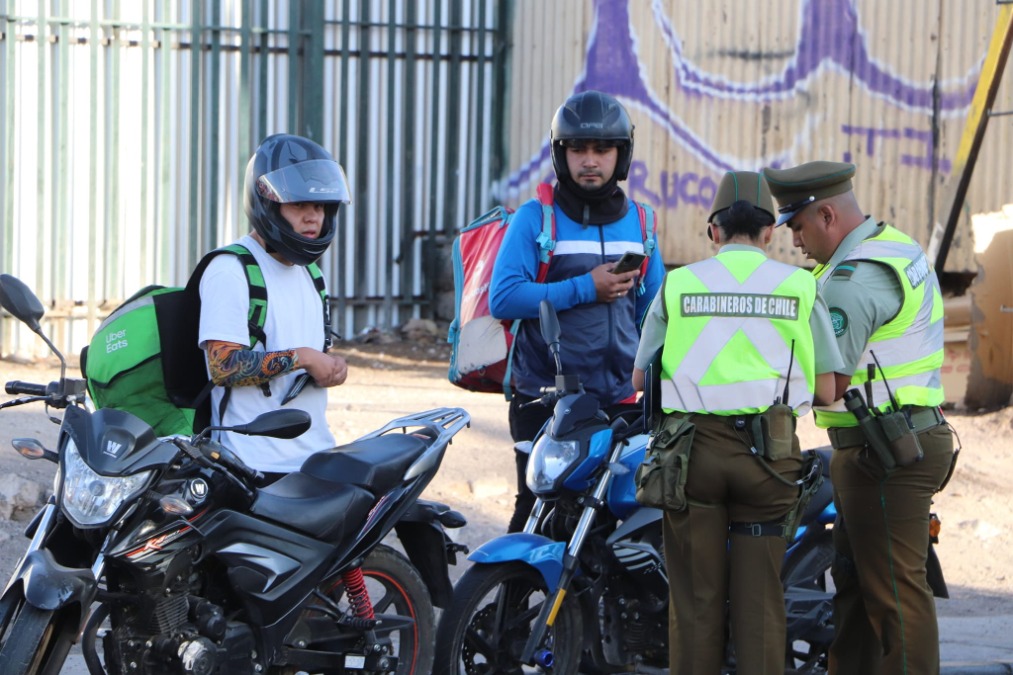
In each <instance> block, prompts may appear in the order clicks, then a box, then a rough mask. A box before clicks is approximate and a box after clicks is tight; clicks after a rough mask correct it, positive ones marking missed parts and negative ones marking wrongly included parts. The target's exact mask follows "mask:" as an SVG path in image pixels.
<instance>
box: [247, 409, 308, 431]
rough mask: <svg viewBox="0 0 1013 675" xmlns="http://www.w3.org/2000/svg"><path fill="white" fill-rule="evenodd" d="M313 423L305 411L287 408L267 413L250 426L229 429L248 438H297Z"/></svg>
mask: <svg viewBox="0 0 1013 675" xmlns="http://www.w3.org/2000/svg"><path fill="white" fill-rule="evenodd" d="M311 423H312V420H311V419H310V415H309V413H308V412H306V411H305V410H296V409H295V408H286V409H284V410H272V411H270V412H266V413H264V414H262V415H259V416H258V417H257V418H256V419H254V420H253V421H252V422H250V423H249V424H241V425H239V426H236V427H229V430H230V431H234V432H236V433H237V434H245V435H247V436H270V437H272V438H295V437H296V436H299V435H300V434H302V433H303V432H305V431H306V430H307V429H309V428H310V424H311Z"/></svg>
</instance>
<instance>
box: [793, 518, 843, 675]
mask: <svg viewBox="0 0 1013 675" xmlns="http://www.w3.org/2000/svg"><path fill="white" fill-rule="evenodd" d="M834 555H835V552H834V542H833V533H832V532H831V531H830V530H824V531H822V532H819V533H818V534H816V535H815V536H813V537H812V538H811V540H809V541H805V542H803V543H802V544H801V545H800V546H799V547H798V548H797V549H796V550H794V551H792V552H791V553H790V554H789V555H788V557H787V558H786V559H785V561H784V565H783V566H782V568H781V581H782V582H783V584H784V587H785V594H786V601H788V600H789V599H790V596H791V594H792V593H793V592H794V593H804V594H816V595H817V597H818V596H819V595H820V594H823V596H824V597H825V598H826V600H825V601H821V606H823V610H822V612H821V613H820V615H818V616H812V615H811V614H810V613H811V612H812V611H813V610H812V609H810V610H808V611H807V613H806V618H805V620H804V622H803V623H802V624H801V625H799V626H797V627H796V626H793V621H792V617H791V616H789V617H788V632H789V636H788V644H787V645H786V646H785V648H786V654H785V655H786V664H787V666H788V668H795V669H796V672H799V673H825V672H827V666H828V663H827V660H828V654H829V649H830V642H831V641H832V640H833V611H832V605H831V597H832V588H831V587H830V583H831V581H832V580H831V578H830V565H831V563H832V562H833V560H834ZM789 604H790V603H789ZM795 631H800V632H798V634H792V633H793V632H795Z"/></svg>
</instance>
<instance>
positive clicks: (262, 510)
mask: <svg viewBox="0 0 1013 675" xmlns="http://www.w3.org/2000/svg"><path fill="white" fill-rule="evenodd" d="M375 502H376V498H375V497H374V496H373V495H372V493H370V492H369V491H368V490H364V489H363V488H361V487H358V486H356V485H349V484H347V483H341V484H339V483H334V482H333V481H327V480H324V479H321V478H317V477H316V476H310V475H308V474H305V473H301V472H299V471H296V472H295V473H290V474H288V475H287V476H282V477H281V478H280V479H278V480H276V481H275V482H273V483H271V484H270V485H268V486H267V487H263V488H261V489H260V490H259V491H258V492H257V498H256V499H255V500H254V502H253V506H252V507H251V508H250V510H251V511H252V512H253V514H254V515H256V516H258V517H260V518H266V519H267V520H273V521H275V522H278V523H282V524H284V525H288V526H289V527H294V528H295V529H297V530H300V531H301V532H305V533H306V534H308V535H310V536H312V537H314V538H315V539H319V540H321V541H327V542H338V541H341V539H342V538H344V536H345V535H346V534H347V533H348V530H349V529H354V528H358V527H360V526H361V525H362V523H363V521H365V520H366V514H368V513H369V510H370V509H371V508H373V504H374V503H375Z"/></svg>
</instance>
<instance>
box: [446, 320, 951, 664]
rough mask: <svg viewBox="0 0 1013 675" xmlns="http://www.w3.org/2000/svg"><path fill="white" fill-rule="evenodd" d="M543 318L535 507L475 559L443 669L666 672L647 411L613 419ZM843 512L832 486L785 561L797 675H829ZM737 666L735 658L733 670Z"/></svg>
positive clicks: (450, 629) (531, 471)
mask: <svg viewBox="0 0 1013 675" xmlns="http://www.w3.org/2000/svg"><path fill="white" fill-rule="evenodd" d="M539 318H540V321H541V331H542V336H543V338H544V340H545V342H546V344H547V345H549V350H550V352H551V353H552V355H553V357H554V359H555V363H556V372H557V375H556V382H555V387H552V388H549V389H548V390H546V391H545V392H544V393H543V396H542V398H541V399H539V400H538V402H539V403H541V404H543V405H553V406H554V409H553V416H552V418H551V419H550V420H549V421H548V422H547V423H546V426H545V428H544V429H543V430H542V432H541V433H540V434H539V436H538V437H537V438H536V439H535V441H534V442H533V444H530V445H531V448H530V452H531V456H530V459H529V461H528V469H527V484H528V487H529V488H530V489H531V490H532V492H534V494H535V496H536V497H537V498H538V500H537V501H536V503H535V506H534V508H533V509H532V513H531V516H530V517H529V519H528V521H527V525H526V527H525V529H524V531H523V532H519V533H514V534H506V535H503V536H500V537H497V538H495V539H493V540H491V541H489V542H486V543H485V544H483V545H482V546H481V547H479V548H478V549H477V550H475V551H474V553H472V554H471V555H470V556H469V560H471V561H472V563H473V565H472V567H471V568H470V569H469V570H468V571H467V572H466V573H465V574H464V575H463V576H462V577H461V579H460V581H459V582H458V583H457V586H456V587H455V589H454V597H453V600H452V602H451V604H450V606H449V607H447V608H446V609H445V611H444V612H443V615H442V618H441V621H440V626H439V629H438V632H437V646H436V664H435V665H436V667H435V670H434V672H435V673H437V674H438V675H458V674H459V673H467V674H469V675H473V674H477V673H532V672H533V673H537V672H543V673H565V674H574V673H577V672H581V673H615V672H637V673H667V672H668V670H667V666H668V577H667V573H666V568H665V561H664V558H663V550H664V549H663V545H662V528H661V520H662V512H661V511H659V510H657V509H653V508H647V507H643V506H641V505H640V504H639V503H638V502H637V501H636V498H635V493H636V487H635V484H634V474H635V472H636V469H637V467H638V466H639V465H640V463H641V461H642V460H643V458H644V452H645V447H646V445H647V441H648V435H647V434H646V433H645V429H646V428H648V426H647V425H646V424H645V417H644V415H643V414H641V413H639V412H634V413H632V414H623V415H621V416H618V417H617V418H615V419H609V418H608V416H607V415H606V414H605V413H604V412H603V411H602V410H601V408H600V406H599V403H598V401H597V400H596V399H595V398H594V397H593V396H590V395H588V394H586V393H584V391H583V388H582V387H581V385H580V382H579V381H578V379H577V378H576V377H574V376H571V375H564V374H563V371H562V366H561V363H560V358H559V339H560V335H559V323H558V321H557V319H556V315H555V312H554V310H553V309H552V306H551V305H550V304H548V303H547V302H544V301H543V303H542V306H541V311H540V317H539ZM650 409H651V406H650V403H649V402H648V403H647V404H646V405H645V410H647V411H650ZM806 455H807V458H811V459H812V461H810V462H807V466H810V467H812V470H813V471H815V472H817V473H822V474H824V475H825V474H826V471H827V467H828V466H829V448H825V449H819V450H813V451H807V453H806ZM812 478H815V476H812ZM835 516H836V512H835V510H834V505H833V501H832V498H831V486H830V483H829V481H824V482H823V484H822V485H821V487H820V489H819V490H818V491H817V492H816V493H815V495H814V496H813V498H812V499H811V500H810V502H809V504H808V506H807V507H806V509H805V511H804V515H803V519H802V524H801V526H800V527H799V529H798V531H797V533H796V535H795V537H794V539H793V541H792V542H791V543H790V544H789V547H788V550H787V553H786V557H785V562H784V566H783V571H782V579H783V580H784V585H785V600H786V608H787V614H788V632H787V635H788V639H787V641H786V646H785V649H786V653H787V655H788V661H787V662H788V664H789V667H792V666H794V667H795V668H796V669H797V671H798V672H824V671H825V668H826V654H827V649H828V647H829V644H830V641H831V639H832V637H833V625H832V597H833V591H832V587H828V586H830V584H831V582H830V581H829V570H830V563H831V561H832V560H833V555H834V552H833V546H832V542H831V527H832V523H833V521H834V518H835ZM930 554H931V555H930V557H931V559H935V554H934V551H930ZM937 566H938V561H937ZM940 580H941V576H940ZM734 660H735V659H734V654H733V653H731V651H729V654H728V658H727V670H726V672H734V668H735V666H734Z"/></svg>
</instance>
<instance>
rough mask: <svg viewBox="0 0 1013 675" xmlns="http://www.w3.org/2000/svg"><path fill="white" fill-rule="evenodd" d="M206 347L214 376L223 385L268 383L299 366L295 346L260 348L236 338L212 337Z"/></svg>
mask: <svg viewBox="0 0 1013 675" xmlns="http://www.w3.org/2000/svg"><path fill="white" fill-rule="evenodd" d="M206 348H207V355H208V370H209V371H211V380H212V381H213V382H214V383H215V384H217V385H220V386H223V387H247V386H255V385H260V384H264V383H265V382H268V381H270V380H271V379H272V378H275V377H278V376H279V375H281V374H283V373H287V372H289V371H292V370H295V369H297V368H298V367H299V365H298V364H299V359H298V357H297V356H296V351H295V350H294V349H287V350H284V351H279V352H256V351H253V350H252V349H247V348H244V347H242V346H241V345H238V344H236V343H235V342H223V341H221V340H208V342H207V345H206Z"/></svg>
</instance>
